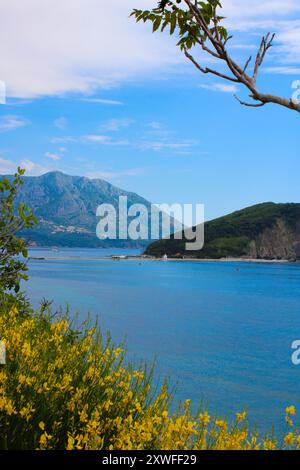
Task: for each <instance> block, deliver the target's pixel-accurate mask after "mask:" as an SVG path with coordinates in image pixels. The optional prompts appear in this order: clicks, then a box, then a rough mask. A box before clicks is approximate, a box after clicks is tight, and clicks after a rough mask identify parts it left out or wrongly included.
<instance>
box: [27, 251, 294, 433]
mask: <svg viewBox="0 0 300 470" xmlns="http://www.w3.org/2000/svg"><path fill="white" fill-rule="evenodd" d="M114 252H116V250H114ZM118 252H120V250H119V251H118ZM76 253H77V255H78V256H79V255H80V256H82V257H91V258H93V257H98V256H99V257H102V256H103V255H104V254H105V253H106V254H107V255H110V254H111V252H108V251H106V250H80V251H74V250H67V251H65V250H64V251H62V252H59V253H53V252H51V253H47V254H49V255H50V256H55V257H56V256H61V257H64V256H74V255H76ZM45 254H46V252H45V251H42V252H41V251H34V254H33V255H34V256H44V255H45ZM29 268H30V277H31V280H30V282H29V283H28V285H27V289H28V292H29V296H30V298H31V299H32V301H33V302H34V304H35V305H37V304H38V302H39V301H40V299H41V298H42V297H46V298H48V299H51V300H54V305H55V306H59V305H66V304H67V303H68V304H69V305H70V306H71V308H72V311H73V312H76V311H78V312H80V316H81V318H86V316H87V315H88V313H89V312H90V313H91V314H92V315H93V316H95V317H96V316H99V318H100V323H101V327H102V331H103V332H106V331H107V330H109V331H110V332H111V334H112V337H113V339H114V340H115V341H122V340H124V338H126V340H127V346H128V351H129V353H130V355H132V356H134V357H137V358H138V359H140V358H143V359H153V358H154V357H156V364H157V367H156V370H157V374H158V375H160V376H168V377H169V378H170V379H171V384H172V385H176V399H177V400H180V399H186V398H191V399H192V401H193V402H194V403H195V404H198V403H200V402H201V401H203V400H204V401H205V402H208V403H209V406H210V408H211V411H212V412H213V413H214V412H218V413H219V414H222V415H225V416H230V414H231V413H234V412H236V411H242V410H243V409H244V408H246V409H247V411H248V413H249V416H250V417H251V421H252V423H253V424H257V425H258V426H259V428H260V429H262V430H265V429H269V428H270V426H271V425H272V424H273V423H274V424H275V425H276V427H277V428H278V429H279V430H280V431H283V429H284V428H285V426H284V422H283V421H284V409H285V407H286V406H288V405H290V404H294V405H296V406H297V405H298V408H299V412H300V393H299V392H300V366H298V367H297V366H294V365H293V364H292V362H291V354H292V350H291V343H292V342H293V341H294V340H295V339H300V265H298V264H258V263H230V262H229V263H222V262H217V263H210V262H203V263H202V262H201V263H198V262H181V261H176V262H174V261H172V262H151V261H150V262H149V261H143V262H139V261H111V260H109V259H108V260H100V261H97V260H96V261H95V260H72V261H68V260H63V259H60V260H53V261H30V263H29ZM299 424H300V423H299Z"/></svg>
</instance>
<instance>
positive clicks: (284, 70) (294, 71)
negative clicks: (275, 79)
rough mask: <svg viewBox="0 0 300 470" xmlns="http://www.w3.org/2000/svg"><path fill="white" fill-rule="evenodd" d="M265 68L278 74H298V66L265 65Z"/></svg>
mask: <svg viewBox="0 0 300 470" xmlns="http://www.w3.org/2000/svg"><path fill="white" fill-rule="evenodd" d="M265 70H266V71H267V72H270V73H275V74H279V75H298V76H299V75H300V67H292V66H290V67H284V66H282V67H267V68H266V69H265Z"/></svg>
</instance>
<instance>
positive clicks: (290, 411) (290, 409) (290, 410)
mask: <svg viewBox="0 0 300 470" xmlns="http://www.w3.org/2000/svg"><path fill="white" fill-rule="evenodd" d="M285 412H286V414H287V415H295V414H296V408H295V407H294V405H291V406H288V407H287V408H286V409H285Z"/></svg>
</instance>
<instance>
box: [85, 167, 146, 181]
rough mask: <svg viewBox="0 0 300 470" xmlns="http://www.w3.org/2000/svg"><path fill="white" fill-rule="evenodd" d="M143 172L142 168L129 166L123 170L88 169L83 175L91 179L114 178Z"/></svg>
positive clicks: (137, 174)
mask: <svg viewBox="0 0 300 470" xmlns="http://www.w3.org/2000/svg"><path fill="white" fill-rule="evenodd" d="M143 173H145V169H144V168H130V169H126V170H123V171H98V170H95V171H88V172H87V173H86V174H85V176H86V177H87V178H91V179H99V178H100V179H114V178H120V177H124V176H132V177H134V176H139V175H141V174H143Z"/></svg>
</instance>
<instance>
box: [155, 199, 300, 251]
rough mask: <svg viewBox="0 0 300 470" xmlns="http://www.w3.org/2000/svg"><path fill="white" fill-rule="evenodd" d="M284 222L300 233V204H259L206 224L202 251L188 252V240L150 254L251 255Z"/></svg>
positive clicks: (163, 242)
mask: <svg viewBox="0 0 300 470" xmlns="http://www.w3.org/2000/svg"><path fill="white" fill-rule="evenodd" d="M278 220H283V221H284V222H285V224H286V226H287V227H289V228H290V230H291V231H292V232H296V233H299V240H300V204H274V203H272V202H269V203H264V204H258V205H255V206H252V207H249V208H247V209H243V210H240V211H237V212H234V213H232V214H230V215H227V216H224V217H221V218H218V219H215V220H212V221H210V222H207V223H205V245H204V248H203V250H201V251H198V252H186V250H185V243H186V240H185V238H184V237H183V239H182V240H175V239H174V237H171V239H170V240H161V241H158V242H155V243H153V244H152V245H150V246H149V247H148V249H147V254H150V255H153V256H162V255H164V254H165V253H166V254H168V255H169V256H176V255H185V254H186V255H190V256H196V257H197V258H212V259H219V258H223V257H227V256H229V257H230V256H232V257H239V256H249V245H250V242H251V241H253V240H256V239H257V237H258V236H260V235H261V234H263V232H264V231H265V230H266V229H270V228H272V227H274V226H275V225H276V222H277V221H278Z"/></svg>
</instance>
